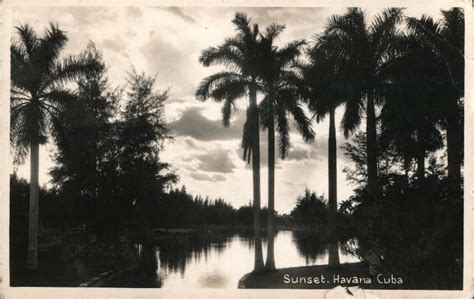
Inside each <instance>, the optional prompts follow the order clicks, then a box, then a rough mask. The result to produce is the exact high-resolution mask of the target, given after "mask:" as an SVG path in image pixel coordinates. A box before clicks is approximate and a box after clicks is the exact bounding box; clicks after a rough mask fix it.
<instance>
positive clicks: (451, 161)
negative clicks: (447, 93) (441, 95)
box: [446, 104, 463, 197]
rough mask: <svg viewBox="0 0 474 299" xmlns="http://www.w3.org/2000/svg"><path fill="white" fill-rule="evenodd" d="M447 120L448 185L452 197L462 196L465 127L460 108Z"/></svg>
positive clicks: (455, 108)
mask: <svg viewBox="0 0 474 299" xmlns="http://www.w3.org/2000/svg"><path fill="white" fill-rule="evenodd" d="M452 110H454V111H452V112H451V113H450V115H449V116H448V119H447V128H446V139H447V152H448V183H449V193H450V195H451V197H459V196H460V195H461V192H462V191H461V165H462V159H463V156H462V155H463V148H462V147H463V145H462V144H463V140H462V138H463V131H462V128H463V126H462V125H461V124H460V116H459V108H458V107H457V104H456V107H454V108H453V109H452Z"/></svg>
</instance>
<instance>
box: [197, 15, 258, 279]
mask: <svg viewBox="0 0 474 299" xmlns="http://www.w3.org/2000/svg"><path fill="white" fill-rule="evenodd" d="M232 23H233V24H234V26H235V29H236V31H237V34H236V35H235V36H234V37H231V38H227V39H226V40H225V41H224V43H223V44H221V45H219V46H217V47H210V48H208V49H206V50H204V51H203V53H202V55H201V57H200V58H199V61H200V62H201V63H202V64H203V65H204V66H211V65H216V64H223V65H225V66H226V67H227V69H228V70H227V71H222V72H219V73H216V74H214V75H211V76H209V77H207V78H205V79H203V80H202V82H201V83H200V85H199V87H198V89H197V91H196V97H197V99H199V100H202V101H205V100H207V99H209V98H212V99H213V100H215V101H217V102H222V103H223V107H222V121H223V125H224V126H225V127H227V126H229V125H230V116H231V112H232V108H233V106H234V103H235V101H236V100H237V99H240V98H243V97H245V96H246V95H248V97H249V106H248V109H247V121H246V123H245V125H244V133H243V135H244V136H243V141H242V146H243V148H244V160H246V161H247V162H250V159H251V158H252V173H253V211H254V238H255V264H254V271H261V270H263V268H264V264H263V252H262V237H261V222H260V221H261V220H260V136H259V134H260V128H259V113H258V106H257V92H258V89H259V85H258V82H257V80H258V75H259V73H258V71H259V64H260V56H259V54H258V49H257V48H258V42H259V29H258V25H257V24H253V25H252V24H251V20H250V18H248V17H247V15H245V14H242V13H236V15H235V17H234V19H233V20H232Z"/></svg>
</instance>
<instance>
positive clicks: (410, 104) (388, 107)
mask: <svg viewBox="0 0 474 299" xmlns="http://www.w3.org/2000/svg"><path fill="white" fill-rule="evenodd" d="M394 50H395V52H396V55H395V57H394V59H392V61H391V62H390V65H389V67H387V68H386V70H385V74H386V76H387V78H389V79H390V84H387V88H386V90H385V92H384V97H385V99H386V101H385V104H384V106H383V108H382V110H381V113H380V119H381V124H382V126H381V128H382V132H381V135H380V139H381V140H380V141H381V142H382V143H384V144H387V143H389V144H393V145H394V147H395V148H396V149H397V151H398V152H400V153H401V154H402V156H403V158H404V163H405V165H409V164H410V163H411V161H410V160H411V159H415V160H416V161H417V163H416V164H417V171H416V175H417V177H418V181H419V182H422V181H423V180H424V177H425V159H426V156H427V153H428V152H433V151H436V150H438V149H440V148H441V147H442V146H443V140H442V135H441V132H440V131H439V129H438V126H437V124H436V122H437V120H436V114H437V111H436V109H437V108H438V107H436V105H433V103H432V99H433V94H432V91H433V88H432V85H433V82H434V80H433V78H432V75H433V74H435V73H436V68H437V63H436V61H435V60H434V59H433V57H432V55H431V54H430V53H431V52H432V48H431V47H427V45H426V44H424V43H422V42H420V40H419V38H418V36H416V35H415V34H413V33H408V34H404V35H403V36H401V37H399V40H398V41H397V43H396V46H395V48H394Z"/></svg>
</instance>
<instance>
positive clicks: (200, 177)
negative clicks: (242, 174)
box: [189, 172, 226, 182]
mask: <svg viewBox="0 0 474 299" xmlns="http://www.w3.org/2000/svg"><path fill="white" fill-rule="evenodd" d="M189 176H190V177H191V178H193V179H194V180H196V181H211V182H224V181H226V178H225V176H223V175H222V174H214V175H212V176H211V175H208V174H205V173H197V172H193V173H191V174H189Z"/></svg>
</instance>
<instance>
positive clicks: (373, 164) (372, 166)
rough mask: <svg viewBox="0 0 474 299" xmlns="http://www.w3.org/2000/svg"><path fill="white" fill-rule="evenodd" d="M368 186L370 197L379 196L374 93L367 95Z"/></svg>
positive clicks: (373, 198) (372, 198)
mask: <svg viewBox="0 0 474 299" xmlns="http://www.w3.org/2000/svg"><path fill="white" fill-rule="evenodd" d="M367 184H368V190H369V197H370V199H371V200H375V198H376V195H377V123H376V119H375V103H374V98H373V93H372V92H369V93H368V94H367Z"/></svg>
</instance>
